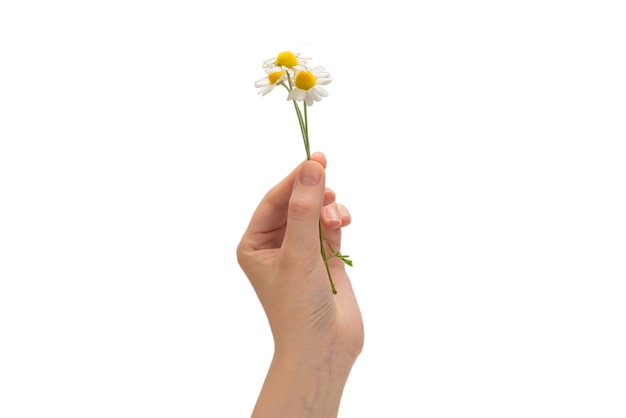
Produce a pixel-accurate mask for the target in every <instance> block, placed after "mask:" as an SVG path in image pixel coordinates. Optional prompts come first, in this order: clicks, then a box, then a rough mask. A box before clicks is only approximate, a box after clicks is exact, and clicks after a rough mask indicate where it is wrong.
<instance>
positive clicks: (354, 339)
mask: <svg viewBox="0 0 626 418" xmlns="http://www.w3.org/2000/svg"><path fill="white" fill-rule="evenodd" d="M325 168H326V158H325V156H324V155H323V154H321V153H316V154H313V155H312V157H311V160H310V161H304V162H303V163H301V164H300V165H299V166H298V167H297V168H296V169H295V170H293V171H292V172H291V173H290V174H289V175H288V176H287V177H286V178H285V179H283V180H282V181H281V182H280V183H278V184H277V185H276V186H275V187H274V188H272V189H271V190H270V191H269V192H268V193H267V194H266V195H265V197H264V198H263V200H262V201H261V203H260V204H259V206H258V207H257V209H256V211H255V212H254V214H253V216H252V219H251V221H250V224H249V226H248V228H247V230H246V232H245V233H244V235H243V237H242V239H241V242H240V244H239V246H238V248H237V258H238V261H239V264H240V266H241V268H242V269H243V271H244V272H245V274H246V275H247V277H248V279H249V280H250V283H251V284H252V286H253V287H254V290H255V291H256V294H257V296H258V298H259V300H260V302H261V304H262V305H263V308H264V310H265V313H266V315H267V318H268V321H269V324H270V328H271V330H272V335H273V337H274V356H273V359H272V363H271V365H270V368H269V370H268V373H267V377H266V379H265V382H264V384H263V387H262V389H261V393H260V395H259V398H258V400H257V403H256V405H255V408H254V411H253V413H252V417H324V418H328V417H336V416H337V413H338V410H339V403H340V400H341V395H342V392H343V389H344V386H345V384H346V381H347V379H348V375H349V373H350V370H351V368H352V366H353V364H354V362H355V361H356V359H357V357H358V355H359V354H360V352H361V350H362V348H363V321H362V318H361V313H360V310H359V307H358V304H357V301H356V298H355V295H354V292H353V290H352V286H351V284H350V279H349V278H348V275H347V274H346V271H345V267H344V266H345V265H344V263H343V262H342V261H341V260H339V259H337V258H334V259H331V260H330V261H329V264H330V269H331V274H332V277H333V280H334V282H335V287H336V289H337V292H338V293H337V294H336V295H333V294H332V293H331V290H330V285H329V281H328V275H327V273H326V270H325V267H324V263H323V260H322V257H321V255H320V242H319V229H318V228H319V224H318V222H320V221H321V223H322V231H323V235H324V237H325V239H326V240H327V241H328V242H329V243H330V245H331V246H332V247H333V248H334V249H335V250H339V249H340V248H341V230H342V228H343V227H345V226H348V225H349V224H350V222H351V220H352V219H351V216H350V213H349V212H348V210H347V209H346V208H345V206H343V205H340V204H337V203H336V201H335V199H336V197H335V193H334V192H333V191H332V190H330V189H328V188H326V187H325Z"/></svg>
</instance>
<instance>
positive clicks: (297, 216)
mask: <svg viewBox="0 0 626 418" xmlns="http://www.w3.org/2000/svg"><path fill="white" fill-rule="evenodd" d="M324 192H325V173H324V167H322V165H321V164H319V163H318V162H316V161H305V162H304V163H302V165H301V166H300V169H299V170H298V173H297V176H296V181H295V182H294V187H293V191H292V193H291V198H290V199H289V210H288V213H287V228H286V230H285V237H284V239H283V245H282V252H283V254H284V256H285V257H287V259H289V260H291V261H300V260H303V257H305V259H306V260H316V258H315V256H316V255H319V252H320V241H319V218H320V211H321V210H322V205H323V204H324Z"/></svg>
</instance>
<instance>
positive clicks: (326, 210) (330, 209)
mask: <svg viewBox="0 0 626 418" xmlns="http://www.w3.org/2000/svg"><path fill="white" fill-rule="evenodd" d="M320 216H321V219H322V224H323V225H324V227H326V228H328V229H337V228H341V227H344V226H348V225H350V223H351V222H352V216H351V215H350V212H349V211H348V208H346V207H345V206H344V205H342V204H338V203H335V202H333V203H331V204H330V205H326V206H324V207H323V208H322V212H321V215H320Z"/></svg>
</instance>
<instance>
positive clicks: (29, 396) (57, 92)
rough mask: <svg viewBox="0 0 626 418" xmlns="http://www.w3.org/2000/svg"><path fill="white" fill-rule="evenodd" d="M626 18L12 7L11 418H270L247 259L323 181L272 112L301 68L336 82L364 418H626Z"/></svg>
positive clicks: (2, 284)
mask: <svg viewBox="0 0 626 418" xmlns="http://www.w3.org/2000/svg"><path fill="white" fill-rule="evenodd" d="M619 3H621V2H619V1H613V2H610V1H549V0H548V1H545V0H544V1H524V2H498V1H474V2H463V1H437V2H435V1H432V2H416V3H415V2H400V1H385V2H358V3H357V2H354V3H352V4H350V3H347V2H344V3H341V2H330V1H318V2H283V3H280V2H278V3H276V2H256V3H252V2H249V3H241V2H237V1H233V2H206V1H177V2H173V1H170V2H167V1H150V2H149V1H138V0H130V1H107V2H80V1H56V2H44V1H39V2H35V1H4V2H2V3H1V5H0V416H2V417H6V418H13V417H64V418H68V417H81V418H82V417H90V418H91V417H186V418H191V417H242V416H249V414H250V412H251V410H252V407H253V405H254V402H255V400H256V396H257V394H258V391H259V389H260V387H261V384H262V381H263V378H264V376H265V371H266V369H267V366H268V365H269V361H270V358H271V354H272V341H271V336H270V333H269V328H268V326H267V322H266V320H265V317H264V314H263V311H262V309H261V307H260V304H259V303H258V301H257V299H256V296H255V294H254V292H253V291H252V288H251V287H250V285H249V283H248V282H247V279H246V278H245V276H244V275H243V274H242V273H241V271H240V269H239V267H238V265H237V262H236V259H235V248H236V245H237V243H238V240H239V238H240V236H241V233H242V232H243V230H244V228H245V226H246V225H247V222H248V220H249V217H250V215H251V214H252V211H253V210H254V208H255V207H256V205H257V203H258V201H259V200H260V198H261V197H262V195H263V194H264V193H265V191H266V190H267V189H269V188H270V187H271V186H272V185H274V184H275V183H276V182H277V181H279V180H280V179H281V178H282V177H283V176H284V175H286V174H287V173H288V172H289V171H290V170H291V169H292V168H293V167H294V166H295V165H297V164H298V163H299V162H300V161H301V160H302V159H303V158H304V150H303V147H302V143H301V139H300V137H299V130H298V127H297V121H296V117H295V114H294V112H293V108H292V106H291V105H290V104H289V103H288V102H286V100H285V97H284V96H285V93H284V91H279V90H277V91H275V92H273V93H272V94H271V95H270V96H267V97H260V96H258V95H257V93H256V91H255V88H254V81H256V80H257V79H259V78H261V77H262V76H263V72H262V69H261V63H262V61H263V60H264V59H267V58H271V57H272V56H274V55H275V54H277V53H278V52H280V51H282V50H293V51H295V52H300V53H302V55H303V56H305V57H311V58H313V61H312V63H311V64H312V65H313V66H316V65H323V66H325V67H326V68H327V70H329V71H330V72H331V73H332V76H333V78H334V81H333V82H332V83H331V84H330V85H329V86H328V88H327V90H328V91H329V93H330V95H329V97H328V98H326V99H324V100H323V101H322V102H321V103H318V104H315V106H314V107H312V108H311V109H310V112H309V117H310V123H311V142H312V148H313V149H314V150H321V151H324V152H325V153H326V155H327V157H328V161H329V165H328V170H327V177H328V185H329V186H330V187H332V188H333V189H334V190H335V191H336V192H337V194H338V200H339V201H341V202H343V203H345V204H346V205H347V206H348V207H349V208H350V209H351V212H352V214H353V218H354V222H353V225H352V226H350V227H349V228H348V229H347V230H346V231H345V238H344V252H346V253H348V254H349V255H351V256H352V258H353V259H354V261H355V267H354V268H353V269H352V270H351V271H350V273H351V277H352V280H353V284H354V287H355V290H356V292H357V296H358V299H359V302H360V305H361V309H362V311H363V316H364V321H365V327H366V342H365V348H364V351H363V354H362V356H361V357H360V358H359V360H358V361H357V363H356V365H355V367H354V369H353V371H352V374H351V378H350V380H349V381H348V384H347V386H346V389H345V392H344V398H343V401H342V406H341V410H340V416H342V417H364V416H368V417H369V416H373V417H432V418H434V417H474V416H475V417H481V418H485V417H507V418H508V417H603V418H609V417H624V416H626V356H625V355H624V353H625V352H626V337H625V332H626V320H625V318H626V307H625V298H626V290H625V285H624V282H625V280H626V261H625V260H626V216H625V214H626V196H625V193H626V164H625V158H626V151H625V147H624V141H625V139H626V135H625V134H626V128H625V112H626V77H625V74H626V59H625V57H626V55H625V51H626V42H625V41H624V40H626V25H625V24H624V22H625V21H626V14H625V13H624V12H623V11H621V10H620V9H619V8H618V5H619ZM342 4H344V5H342ZM340 291H341V290H340Z"/></svg>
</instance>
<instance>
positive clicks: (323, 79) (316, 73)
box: [287, 67, 332, 106]
mask: <svg viewBox="0 0 626 418" xmlns="http://www.w3.org/2000/svg"><path fill="white" fill-rule="evenodd" d="M331 81H332V78H330V73H327V72H326V70H325V69H324V67H316V68H314V69H312V70H307V69H305V70H301V71H298V72H296V75H295V77H294V87H293V89H292V90H291V91H290V92H289V95H288V96H287V100H295V101H298V102H302V101H304V103H306V105H307V106H313V103H314V102H319V101H320V100H322V97H326V96H328V93H327V92H326V90H324V89H323V88H322V87H321V86H324V85H326V84H328V83H330V82H331Z"/></svg>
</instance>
